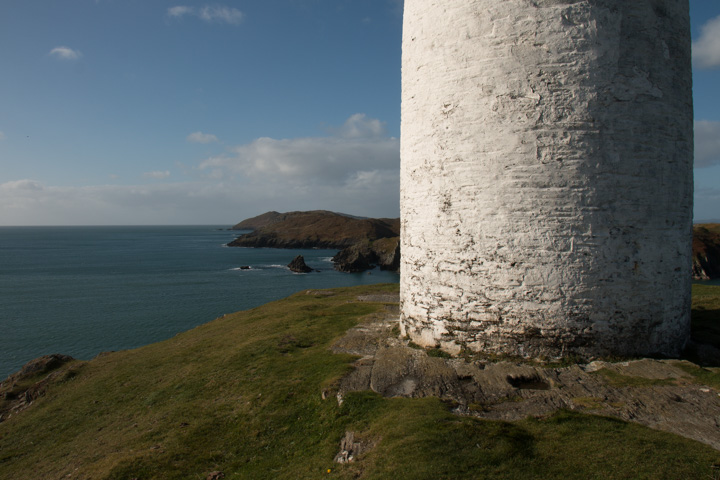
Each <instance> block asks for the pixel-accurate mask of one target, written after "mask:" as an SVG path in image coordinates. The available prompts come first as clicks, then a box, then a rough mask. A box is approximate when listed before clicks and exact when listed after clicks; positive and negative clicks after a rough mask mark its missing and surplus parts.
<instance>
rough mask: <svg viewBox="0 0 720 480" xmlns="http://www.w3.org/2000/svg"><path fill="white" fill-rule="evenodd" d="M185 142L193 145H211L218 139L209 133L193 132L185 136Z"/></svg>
mask: <svg viewBox="0 0 720 480" xmlns="http://www.w3.org/2000/svg"><path fill="white" fill-rule="evenodd" d="M186 140H187V141H188V142H193V143H211V142H217V141H218V138H217V137H216V136H215V135H213V134H211V133H202V132H193V133H191V134H190V135H188V136H187V139H186Z"/></svg>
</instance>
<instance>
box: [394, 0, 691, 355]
mask: <svg viewBox="0 0 720 480" xmlns="http://www.w3.org/2000/svg"><path fill="white" fill-rule="evenodd" d="M688 10H689V8H688V2H687V0H633V1H631V2H630V1H626V0H562V1H561V0H535V1H529V0H504V1H501V2H498V1H496V0H443V1H442V2H440V1H434V0H405V18H404V29H403V63H402V69H403V70H402V89H403V93H402V129H401V221H402V235H401V249H402V252H403V256H402V265H401V280H400V289H401V312H402V314H401V315H402V322H401V323H402V328H403V331H404V332H405V333H406V334H407V335H409V336H410V338H412V339H413V340H414V341H415V342H416V343H420V344H422V345H427V346H431V345H433V346H435V345H439V346H441V347H443V348H444V349H446V350H448V351H451V352H457V351H459V350H460V349H461V348H467V349H470V350H473V351H483V352H487V353H495V354H512V355H521V356H560V355H566V354H570V353H577V354H581V355H587V356H596V355H604V354H624V355H638V354H639V355H642V354H654V353H662V354H666V355H676V354H678V353H679V351H680V350H681V349H682V348H683V346H684V344H685V341H686V340H687V338H688V333H689V315H690V281H691V280H690V274H689V272H690V269H691V254H690V248H691V228H692V158H693V152H692V148H693V145H692V143H693V142H692V128H693V118H692V117H693V115H692V79H691V67H690V26H689V11H688Z"/></svg>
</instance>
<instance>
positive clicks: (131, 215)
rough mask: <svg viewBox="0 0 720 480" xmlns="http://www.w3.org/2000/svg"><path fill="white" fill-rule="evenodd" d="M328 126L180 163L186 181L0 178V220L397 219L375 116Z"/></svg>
mask: <svg viewBox="0 0 720 480" xmlns="http://www.w3.org/2000/svg"><path fill="white" fill-rule="evenodd" d="M332 132H333V133H332V135H330V136H319V137H307V138H291V139H272V138H259V139H256V140H254V141H252V142H250V143H247V144H244V145H239V146H236V147H234V148H232V149H229V150H228V153H227V154H225V155H222V156H218V157H213V158H209V159H207V160H204V161H202V162H200V163H199V164H198V165H197V166H196V167H195V168H192V169H188V170H187V171H186V172H185V174H186V175H188V178H189V179H191V180H189V181H186V182H170V181H167V180H166V181H164V182H148V183H147V184H142V185H95V186H83V187H60V186H52V185H45V184H42V183H40V182H37V181H34V180H29V179H25V180H15V181H11V182H6V183H3V184H0V225H63V224H64V225H81V224H85V225H87V224H90V225H92V224H105V225H108V224H115V225H141V224H157V225H159V224H175V225H178V224H185V225H187V224H209V223H210V224H218V225H232V224H234V223H237V222H238V221H240V220H242V219H243V218H248V217H252V216H254V215H258V214H260V213H263V212H267V211H270V210H276V211H292V210H319V209H324V210H333V211H339V212H345V213H349V214H352V215H359V216H368V217H397V216H398V215H399V202H400V186H399V185H400V181H399V167H400V152H399V141H398V139H396V138H391V137H388V136H387V135H386V134H385V133H384V129H383V128H382V123H381V122H378V121H377V120H375V119H371V118H367V117H364V116H357V115H353V116H352V117H350V118H349V119H348V121H347V122H345V124H344V125H343V126H341V127H337V128H336V129H333V130H332ZM358 132H363V133H362V135H360V133H358ZM169 174H170V172H168V171H157V172H147V173H146V174H145V175H144V177H145V178H155V179H165V178H167V176H168V175H169Z"/></svg>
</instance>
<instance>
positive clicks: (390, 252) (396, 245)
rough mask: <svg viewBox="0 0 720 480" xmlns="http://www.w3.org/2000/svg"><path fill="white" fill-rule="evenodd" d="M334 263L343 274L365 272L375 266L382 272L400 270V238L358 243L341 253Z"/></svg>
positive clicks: (334, 258)
mask: <svg viewBox="0 0 720 480" xmlns="http://www.w3.org/2000/svg"><path fill="white" fill-rule="evenodd" d="M332 261H333V263H334V264H335V269H336V270H339V271H341V272H364V271H365V270H369V269H371V268H374V267H375V266H378V267H380V270H398V269H399V268H400V237H391V238H381V239H379V240H375V241H372V242H371V241H363V242H358V243H356V244H355V245H353V246H351V247H348V248H345V249H343V250H342V251H340V252H339V253H338V254H337V255H335V256H334V257H333V258H332Z"/></svg>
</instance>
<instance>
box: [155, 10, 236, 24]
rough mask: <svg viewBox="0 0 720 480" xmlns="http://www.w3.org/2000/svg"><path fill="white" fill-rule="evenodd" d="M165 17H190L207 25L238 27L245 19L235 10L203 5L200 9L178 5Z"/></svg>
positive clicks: (168, 11)
mask: <svg viewBox="0 0 720 480" xmlns="http://www.w3.org/2000/svg"><path fill="white" fill-rule="evenodd" d="M167 15H168V16H169V17H173V18H182V17H184V16H185V15H192V16H195V17H198V18H200V19H201V20H204V21H205V22H208V23H227V24H230V25H238V24H240V23H241V22H242V21H243V19H244V18H245V14H244V13H242V12H241V11H240V10H238V9H237V8H232V7H226V6H222V5H205V6H203V7H200V8H194V7H187V6H184V5H178V6H175V7H170V8H168V9H167Z"/></svg>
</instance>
